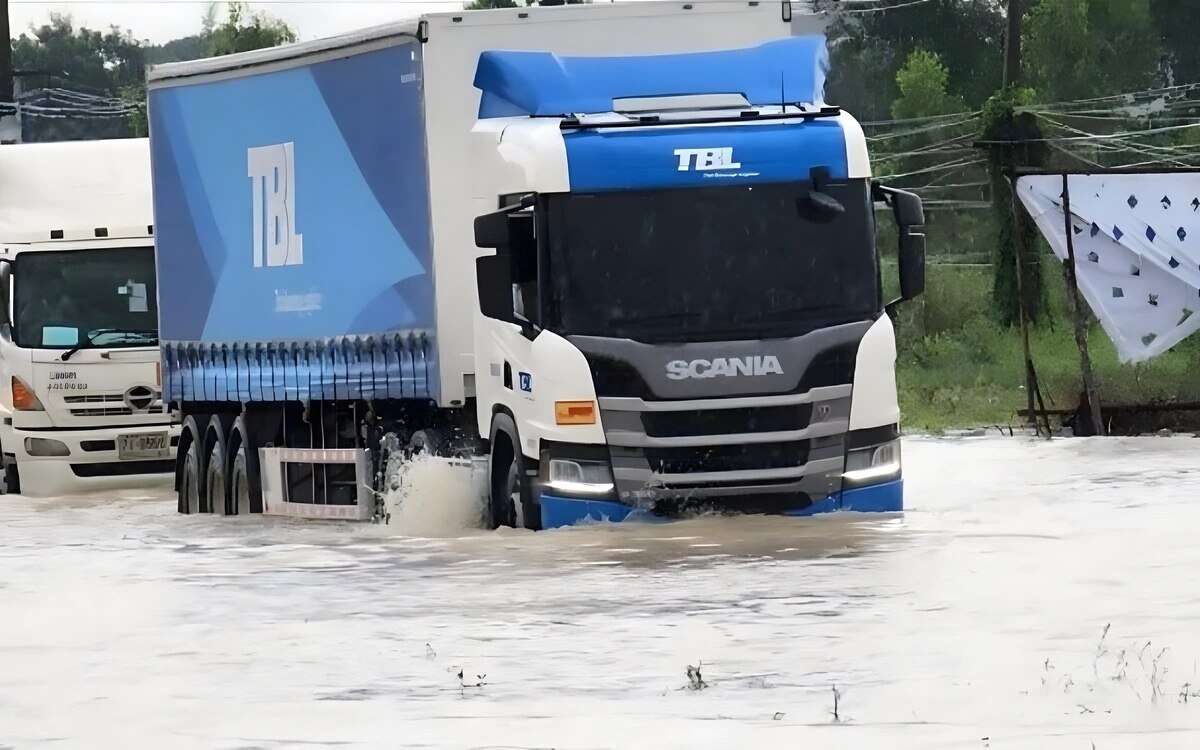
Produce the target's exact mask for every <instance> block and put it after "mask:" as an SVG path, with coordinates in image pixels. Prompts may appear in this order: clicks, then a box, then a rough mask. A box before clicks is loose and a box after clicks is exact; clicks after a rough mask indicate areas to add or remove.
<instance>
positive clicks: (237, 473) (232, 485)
mask: <svg viewBox="0 0 1200 750" xmlns="http://www.w3.org/2000/svg"><path fill="white" fill-rule="evenodd" d="M229 504H230V506H231V510H232V511H233V512H234V513H235V514H236V515H239V516H246V515H249V514H251V513H262V500H261V498H260V499H259V503H258V509H257V510H255V509H254V502H253V501H252V500H251V498H250V467H249V465H248V462H247V460H246V444H245V443H244V442H243V443H239V444H238V446H237V448H236V449H235V452H234V454H233V460H232V461H230V463H229Z"/></svg>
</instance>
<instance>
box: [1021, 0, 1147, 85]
mask: <svg viewBox="0 0 1200 750" xmlns="http://www.w3.org/2000/svg"><path fill="white" fill-rule="evenodd" d="M1022 41H1023V54H1024V61H1023V62H1024V68H1025V72H1026V74H1027V76H1028V78H1029V81H1030V83H1032V84H1033V86H1034V88H1036V89H1037V90H1038V92H1039V94H1040V95H1041V98H1042V99H1043V100H1044V101H1071V100H1076V99H1086V98H1090V97H1095V96H1105V95H1110V94H1117V93H1123V92H1128V91H1137V90H1141V89H1145V88H1148V87H1152V86H1155V85H1157V84H1158V82H1159V81H1160V80H1161V73H1162V69H1161V65H1160V63H1161V62H1162V45H1161V42H1160V40H1159V38H1158V33H1157V31H1156V29H1155V26H1154V19H1153V16H1152V14H1151V7H1150V0H1040V1H1039V2H1038V3H1037V4H1036V5H1034V6H1033V7H1032V8H1030V10H1029V12H1028V13H1027V14H1026V18H1025V30H1024V36H1023V40H1022Z"/></svg>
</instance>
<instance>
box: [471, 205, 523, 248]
mask: <svg viewBox="0 0 1200 750" xmlns="http://www.w3.org/2000/svg"><path fill="white" fill-rule="evenodd" d="M536 202H537V196H536V195H535V194H533V193H530V194H528V195H524V196H522V197H521V200H520V201H518V202H516V203H513V204H510V205H507V206H505V207H504V208H501V209H500V210H499V211H493V212H491V213H490V214H484V215H483V216H476V217H475V245H476V246H477V247H481V248H485V249H487V248H500V247H508V246H509V245H510V244H512V234H511V226H510V225H509V217H511V216H512V214H513V213H515V212H517V211H520V210H521V209H523V208H529V207H530V206H532V205H534V204H535V203H536Z"/></svg>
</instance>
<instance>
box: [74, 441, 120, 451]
mask: <svg viewBox="0 0 1200 750" xmlns="http://www.w3.org/2000/svg"><path fill="white" fill-rule="evenodd" d="M79 447H80V448H83V449H84V450H85V451H88V452H92V453H94V452H95V451H115V450H116V449H117V441H115V440H84V441H82V442H80V443H79Z"/></svg>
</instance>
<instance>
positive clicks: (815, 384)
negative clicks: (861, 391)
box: [796, 341, 858, 393]
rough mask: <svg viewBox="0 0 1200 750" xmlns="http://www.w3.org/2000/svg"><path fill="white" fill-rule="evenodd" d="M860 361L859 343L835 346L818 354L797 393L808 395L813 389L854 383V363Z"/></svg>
mask: <svg viewBox="0 0 1200 750" xmlns="http://www.w3.org/2000/svg"><path fill="white" fill-rule="evenodd" d="M857 359H858V342H857V341H856V342H854V343H852V344H843V345H842V346H835V347H832V348H830V349H826V350H825V351H823V352H821V353H820V354H818V355H817V356H816V357H814V358H813V361H812V362H811V363H809V365H808V369H807V370H805V371H804V377H802V378H800V387H799V388H797V389H796V392H797V393H807V392H808V391H810V390H812V389H813V388H826V387H828V386H831V385H847V384H849V383H853V382H854V363H855V361H856V360H857Z"/></svg>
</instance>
